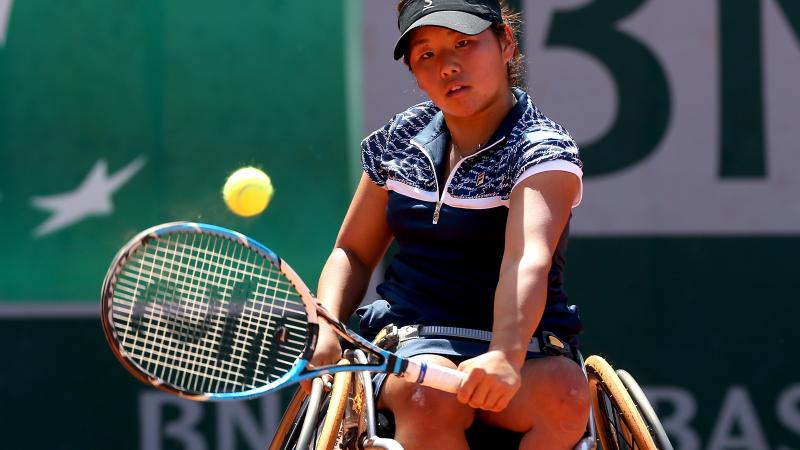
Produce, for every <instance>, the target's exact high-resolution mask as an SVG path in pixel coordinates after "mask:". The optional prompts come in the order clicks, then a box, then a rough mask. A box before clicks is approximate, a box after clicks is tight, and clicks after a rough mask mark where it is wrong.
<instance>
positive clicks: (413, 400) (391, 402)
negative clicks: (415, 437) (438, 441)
mask: <svg viewBox="0 0 800 450" xmlns="http://www.w3.org/2000/svg"><path fill="white" fill-rule="evenodd" d="M401 383H402V384H401V385H399V386H394V389H391V390H389V389H387V391H388V392H384V393H383V395H386V398H385V399H384V400H385V403H386V406H388V407H389V409H391V410H392V412H393V413H394V415H395V417H396V418H397V420H398V425H399V424H400V423H401V422H402V423H403V424H404V425H408V426H410V427H413V428H414V429H417V430H431V431H434V430H436V429H442V428H446V429H452V428H454V427H458V428H460V429H462V430H466V429H467V428H469V427H470V425H472V422H473V421H474V419H475V410H473V409H472V408H470V407H469V406H466V405H462V404H461V403H459V402H458V401H457V400H456V397H455V396H454V395H453V394H449V393H446V392H442V391H438V390H436V389H431V388H427V387H424V386H420V385H416V384H410V383H406V382H401ZM387 387H388V386H387Z"/></svg>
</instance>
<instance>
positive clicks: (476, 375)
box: [456, 369, 486, 405]
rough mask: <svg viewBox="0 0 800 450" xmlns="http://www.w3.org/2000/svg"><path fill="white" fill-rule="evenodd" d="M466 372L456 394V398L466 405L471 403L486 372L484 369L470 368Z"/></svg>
mask: <svg viewBox="0 0 800 450" xmlns="http://www.w3.org/2000/svg"><path fill="white" fill-rule="evenodd" d="M466 373H467V376H466V377H465V378H464V381H462V382H461V387H460V388H459V389H458V393H457V394H456V399H458V401H459V402H461V403H463V404H465V405H467V404H469V401H470V399H471V398H472V395H473V393H474V392H475V389H476V388H477V387H478V385H479V384H480V382H481V380H483V378H484V376H485V374H486V373H485V372H484V371H483V370H482V369H474V370H469V371H468V372H466Z"/></svg>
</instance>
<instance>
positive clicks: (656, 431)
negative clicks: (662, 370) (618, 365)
mask: <svg viewBox="0 0 800 450" xmlns="http://www.w3.org/2000/svg"><path fill="white" fill-rule="evenodd" d="M617 375H618V376H619V379H620V380H621V381H622V384H623V385H625V388H626V389H627V390H628V393H629V394H630V395H631V399H633V403H635V404H636V407H637V408H638V409H639V413H641V415H642V419H644V423H645V424H646V425H647V428H648V430H649V431H650V436H652V437H653V441H654V442H655V443H656V447H658V449H659V450H674V449H673V447H672V444H671V443H670V442H669V438H668V437H667V433H666V432H665V431H664V427H663V426H662V425H661V421H660V420H658V416H657V415H656V412H655V411H654V410H653V407H652V406H651V405H650V401H649V400H647V397H646V396H645V395H644V391H642V388H640V387H639V383H637V382H636V380H635V379H634V378H633V376H631V374H629V373H628V372H626V371H624V370H622V369H617Z"/></svg>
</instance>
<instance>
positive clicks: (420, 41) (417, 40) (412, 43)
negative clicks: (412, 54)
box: [408, 29, 462, 51]
mask: <svg viewBox="0 0 800 450" xmlns="http://www.w3.org/2000/svg"><path fill="white" fill-rule="evenodd" d="M447 34H448V36H452V35H454V34H462V33H459V32H458V31H455V30H450V29H448V30H447ZM428 42H430V39H428V38H414V39H412V40H410V41H409V42H408V50H409V51H410V50H411V49H412V48H413V47H414V46H415V45H421V44H427V43H428Z"/></svg>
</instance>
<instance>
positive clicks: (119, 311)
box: [101, 222, 463, 400]
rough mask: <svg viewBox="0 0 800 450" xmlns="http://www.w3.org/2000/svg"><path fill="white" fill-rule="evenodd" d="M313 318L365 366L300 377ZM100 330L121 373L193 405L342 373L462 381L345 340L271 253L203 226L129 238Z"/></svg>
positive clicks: (452, 387) (445, 383)
mask: <svg viewBox="0 0 800 450" xmlns="http://www.w3.org/2000/svg"><path fill="white" fill-rule="evenodd" d="M319 318H322V319H324V320H326V321H327V322H328V323H330V324H331V325H332V326H333V327H332V328H333V329H334V330H335V331H336V332H337V333H338V334H339V336H341V337H342V338H344V339H345V340H347V341H348V342H350V343H352V344H354V345H356V346H357V347H359V348H361V349H362V350H364V351H365V352H366V353H367V355H369V356H370V358H369V363H368V364H352V365H345V366H341V365H338V366H325V367H319V368H311V367H309V359H310V358H311V357H312V355H313V354H314V347H315V345H316V342H317V333H318V330H319V322H318V319H319ZM101 320H102V322H103V331H104V332H105V335H106V339H107V340H108V343H109V344H110V345H111V349H112V350H113V351H114V354H115V355H116V357H117V359H119V361H120V362H121V363H122V365H123V366H125V368H127V369H128V370H129V371H130V372H131V373H133V374H134V375H135V376H136V377H137V378H139V379H140V380H142V381H144V382H145V383H148V384H151V385H153V386H155V387H158V388H160V389H164V390H166V391H168V392H172V393H175V394H178V395H180V396H182V397H187V398H191V399H194V400H223V399H239V398H249V397H254V396H257V395H261V394H264V393H266V392H270V391H274V390H276V389H280V388H282V387H285V386H288V385H290V384H292V383H296V382H298V381H301V380H304V379H307V378H313V377H316V376H319V375H322V374H326V373H334V372H341V371H358V370H366V371H371V372H386V373H392V374H395V375H398V376H400V377H403V378H404V379H406V380H408V381H411V382H416V383H420V384H422V385H425V386H430V387H434V388H437V389H441V390H444V391H448V392H456V391H457V390H458V387H459V385H460V383H461V379H462V377H463V374H462V373H461V372H458V371H456V370H453V369H449V368H446V367H439V366H433V365H426V364H418V363H415V362H413V361H410V360H408V359H406V358H402V357H399V356H397V355H395V354H393V353H391V352H388V351H386V350H383V349H381V348H379V347H377V346H375V345H373V344H372V343H370V342H369V341H367V340H366V339H364V338H362V337H361V336H359V335H357V334H356V333H354V332H352V331H350V330H348V329H347V328H345V327H344V325H342V323H341V322H340V321H339V320H337V319H336V318H335V317H334V316H333V315H331V314H330V313H329V312H328V311H326V310H325V309H324V308H322V306H320V305H319V304H318V303H317V301H316V299H315V298H314V297H313V295H312V294H311V291H310V290H309V289H308V287H307V286H306V285H305V284H304V283H303V281H302V280H301V279H300V277H299V276H298V275H297V274H296V273H295V272H294V270H292V268H291V267H289V265H288V264H286V262H284V261H283V260H282V259H280V258H278V256H277V255H276V254H275V253H274V252H273V251H271V250H270V249H268V248H267V247H265V246H263V245H262V244H259V243H258V242H256V241H254V240H252V239H249V238H248V237H246V236H244V235H242V234H240V233H236V232H234V231H231V230H227V229H224V228H221V227H217V226H213V225H204V224H199V223H188V222H176V223H168V224H163V225H158V226H156V227H153V228H150V229H148V230H145V231H143V232H141V233H140V234H139V235H137V236H136V237H135V238H133V240H131V241H130V242H129V243H128V244H127V245H125V247H123V248H122V249H121V250H120V251H119V253H118V254H117V256H116V257H115V258H114V261H113V262H112V264H111V267H110V268H109V270H108V274H107V275H106V278H105V281H104V282H103V290H102V313H101Z"/></svg>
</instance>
